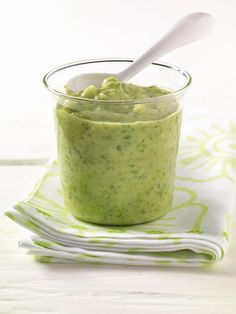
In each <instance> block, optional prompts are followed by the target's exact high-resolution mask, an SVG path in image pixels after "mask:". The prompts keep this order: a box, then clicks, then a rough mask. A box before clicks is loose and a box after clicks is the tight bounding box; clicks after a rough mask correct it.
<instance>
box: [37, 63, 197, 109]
mask: <svg viewBox="0 0 236 314" xmlns="http://www.w3.org/2000/svg"><path fill="white" fill-rule="evenodd" d="M133 61H134V59H130V58H101V59H87V60H81V61H75V62H71V63H66V64H64V65H61V66H58V67H56V68H53V69H52V70H50V71H49V72H47V73H46V74H45V76H44V77H43V84H44V86H45V87H46V88H47V89H48V90H49V91H50V92H51V93H53V94H54V95H56V96H58V97H63V98H65V99H68V100H73V101H83V102H90V103H91V102H92V103H96V104H103V105H104V104H106V103H112V104H116V103H117V104H130V103H132V104H135V103H140V102H142V103H150V102H156V101H157V100H163V99H165V98H168V97H170V96H174V97H176V96H178V95H179V94H182V93H183V92H185V90H186V89H187V88H188V87H189V86H190V84H191V82H192V77H191V75H190V74H189V72H188V71H186V70H184V69H182V68H180V67H179V66H176V65H173V64H170V63H164V62H152V63H151V64H152V65H156V66H161V67H164V68H167V69H170V70H173V71H175V72H178V73H179V74H182V76H184V77H185V78H186V79H187V81H186V83H185V84H184V86H183V87H181V88H179V89H177V90H176V91H173V92H170V93H169V94H167V95H161V96H157V97H152V98H142V99H125V100H117V99H116V100H101V99H89V98H83V97H77V96H71V95H68V94H66V93H63V92H61V91H59V90H57V89H55V88H53V86H52V85H50V84H49V79H50V77H51V76H53V75H54V74H56V73H58V72H60V71H62V70H65V69H67V68H70V67H74V66H78V65H86V64H92V63H102V62H133Z"/></svg>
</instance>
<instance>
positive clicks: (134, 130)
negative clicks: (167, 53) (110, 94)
mask: <svg viewBox="0 0 236 314" xmlns="http://www.w3.org/2000/svg"><path fill="white" fill-rule="evenodd" d="M132 61H133V60H130V59H99V60H86V61H80V62H75V63H70V64H67V65H64V66H61V67H58V68H56V69H54V70H52V71H50V72H49V73H47V74H46V75H45V77H44V84H45V86H46V87H47V89H48V90H49V91H50V92H51V93H52V94H53V95H54V97H55V99H54V112H55V118H56V119H55V121H56V129H57V142H58V146H57V147H58V164H59V169H60V179H61V185H62V190H63V195H64V203H65V208H66V210H68V211H69V212H70V213H72V214H73V215H74V216H75V217H77V218H78V219H81V220H84V221H87V222H91V223H97V224H104V225H133V224H139V223H144V222H148V221H152V220H155V219H157V218H159V217H161V216H162V215H164V214H166V213H167V212H168V211H169V210H170V209H171V205H172V200H173V193H174V185H175V170H176V155H177V151H178V143H179V135H180V127H181V115H182V105H183V96H184V94H185V91H186V89H187V87H188V86H189V85H190V83H191V76H190V75H189V74H188V73H187V72H186V71H184V70H182V69H180V68H179V67H176V66H172V65H168V64H164V63H153V64H151V65H150V66H149V67H147V68H146V69H144V70H143V71H142V72H140V73H139V74H137V75H136V76H135V77H134V78H133V79H132V80H131V81H132V83H134V84H138V85H141V86H150V85H157V86H159V87H162V88H164V89H167V90H169V93H168V94H167V95H162V96H159V97H154V98H148V99H140V100H138V99H135V100H131V99H129V100H94V99H84V98H80V97H75V96H70V95H67V94H66V92H65V89H64V86H65V84H66V83H67V82H68V81H69V80H70V79H71V78H72V77H74V76H76V75H79V74H82V73H94V72H103V73H104V72H105V73H118V72H120V71H122V70H123V69H124V68H126V67H127V66H128V65H129V63H130V62H132Z"/></svg>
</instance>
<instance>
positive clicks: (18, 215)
mask: <svg viewBox="0 0 236 314" xmlns="http://www.w3.org/2000/svg"><path fill="white" fill-rule="evenodd" d="M235 181H236V124H235V123H233V122H230V121H228V120H225V119H215V120H214V121H211V120H209V119H207V118H194V119H190V120H188V121H185V122H184V123H183V128H182V137H181V145H180V151H179V156H178V163H177V174H176V189H175V197H174V203H173V207H172V209H170V211H169V212H168V213H167V214H166V215H165V216H163V217H162V218H161V219H158V220H156V221H153V222H150V223H146V224H141V225H136V226H130V227H127V226H125V227H114V226H98V225H93V224H89V223H85V222H82V221H79V220H78V219H75V218H74V217H73V216H72V215H70V214H69V213H68V212H67V211H65V210H64V207H63V198H62V191H61V186H60V180H59V174H58V166H57V163H56V162H51V163H50V164H48V166H47V169H46V172H45V173H44V175H43V176H42V178H41V179H40V181H39V182H38V183H37V185H36V187H35V189H34V191H33V192H32V193H31V194H30V195H29V196H28V198H27V199H25V200H23V201H20V202H18V203H17V204H16V205H15V206H14V207H13V208H12V209H9V210H7V211H6V212H5V214H6V215H7V216H8V217H9V218H11V219H12V220H14V221H15V222H16V223H18V224H20V225H22V226H23V227H25V228H27V229H29V230H31V231H32V232H33V233H34V234H32V235H31V236H30V237H29V238H28V239H23V240H22V241H20V242H19V245H20V247H23V248H26V249H27V250H28V252H29V253H30V254H33V255H35V257H36V258H37V259H38V260H40V261H42V262H91V263H96V264H97V263H99V264H104V263H109V264H125V265H137V266H189V267H199V266H204V265H205V266H206V265H211V264H212V263H214V262H217V261H219V260H220V259H222V258H223V256H224V255H225V253H226V251H227V248H228V240H229V228H230V221H231V216H232V212H233V208H234V193H235Z"/></svg>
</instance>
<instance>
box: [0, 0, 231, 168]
mask: <svg viewBox="0 0 236 314" xmlns="http://www.w3.org/2000/svg"><path fill="white" fill-rule="evenodd" d="M1 3H2V5H1V10H0V30H1V43H2V44H1V61H0V62H1V64H0V70H1V72H0V80H1V82H0V84H1V114H0V159H2V160H3V161H2V163H5V162H6V161H7V160H9V159H18V160H19V159H21V160H24V159H34V160H35V162H37V160H38V162H39V163H40V160H41V159H48V158H49V157H50V156H52V152H53V151H54V147H55V146H54V142H55V141H54V129H53V119H52V110H51V103H52V99H51V98H50V96H49V94H48V92H47V91H46V90H45V88H44V87H43V85H42V77H43V75H44V74H45V73H46V72H47V71H48V70H50V69H52V68H53V67H55V66H58V65H61V64H64V63H67V62H71V61H76V60H80V59H89V58H98V57H119V56H120V57H123V56H125V57H138V56H139V55H140V54H141V53H143V52H144V51H145V49H147V48H148V47H149V46H151V45H152V44H153V43H154V42H155V41H156V40H157V39H158V38H159V37H160V36H161V35H162V34H163V33H164V32H165V30H167V29H168V27H169V26H171V24H172V23H173V22H175V21H176V20H177V19H179V18H180V17H181V16H182V15H184V14H187V13H189V12H192V11H206V12H209V13H211V14H212V15H214V16H215V18H216V20H217V27H216V29H215V32H214V33H213V34H212V35H211V36H210V37H208V38H206V39H204V40H202V41H200V42H197V43H194V44H192V45H189V46H186V47H184V48H181V49H179V50H176V51H174V52H172V53H170V54H169V55H166V56H164V57H163V58H162V59H161V60H162V61H166V62H170V63H173V64H176V65H179V66H181V67H184V68H185V69H187V70H188V71H189V72H190V73H191V74H192V77H193V84H192V87H191V89H190V90H189V91H188V94H187V96H186V102H185V115H189V114H208V115H212V114H218V115H222V114H225V115H231V116H233V115H234V114H235V82H236V71H235V56H236V44H235V43H236V39H235V37H236V36H235V35H236V30H235V29H236V27H235V19H236V1H235V0H119V1H115V0H99V1H96V0H86V1H82V0H64V1H63V0H41V1H32V0H21V1H17V0H15V1H12V0H8V1H2V2H1ZM6 163H7V162H6Z"/></svg>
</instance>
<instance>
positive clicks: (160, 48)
mask: <svg viewBox="0 0 236 314" xmlns="http://www.w3.org/2000/svg"><path fill="white" fill-rule="evenodd" d="M214 24H215V19H214V18H213V17H212V16H211V15H210V14H208V13H203V12H195V13H191V14H188V15H186V16H184V17H183V18H182V19H180V20H179V22H177V23H176V24H175V25H174V26H173V27H172V28H171V29H170V30H169V31H168V32H167V33H166V34H165V35H164V36H163V37H162V38H161V39H159V40H158V41H157V43H156V44H155V45H154V46H152V47H151V48H150V49H149V50H147V51H146V52H145V53H144V54H143V55H142V56H140V57H139V58H138V59H136V60H135V61H134V62H132V63H131V65H129V66H128V67H127V68H126V69H125V70H123V71H121V72H119V73H84V74H80V75H77V76H75V77H73V78H72V79H71V80H70V81H69V82H68V83H67V85H68V86H69V88H70V89H72V90H74V91H78V90H82V89H84V88H86V87H88V86H89V85H95V86H96V87H99V86H101V83H102V81H103V80H104V78H105V77H107V76H110V75H114V76H116V77H117V78H119V79H120V80H121V81H123V82H125V81H128V80H129V79H130V78H131V77H133V76H134V75H135V74H137V73H138V72H140V71H141V70H143V69H144V68H145V67H146V66H148V65H149V64H150V63H152V62H154V61H155V60H156V59H157V58H160V57H161V56H163V55H164V54H166V53H169V52H170V51H172V50H175V49H177V48H180V47H182V46H185V45H188V44H190V43H192V42H194V41H197V40H200V39H202V38H203V37H205V36H207V35H208V34H209V33H210V32H211V31H212V29H213V27H214Z"/></svg>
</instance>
